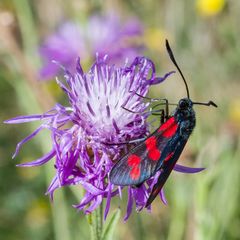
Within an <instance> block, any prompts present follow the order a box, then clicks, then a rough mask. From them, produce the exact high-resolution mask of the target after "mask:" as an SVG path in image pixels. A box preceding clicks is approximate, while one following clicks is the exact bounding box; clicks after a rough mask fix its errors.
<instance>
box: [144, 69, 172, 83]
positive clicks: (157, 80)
mask: <svg viewBox="0 0 240 240" xmlns="http://www.w3.org/2000/svg"><path fill="white" fill-rule="evenodd" d="M173 73H175V71H171V72H169V73H166V74H165V75H164V76H163V77H156V78H153V79H152V80H149V81H148V82H147V84H149V85H155V84H159V83H161V82H163V81H164V80H165V79H166V78H167V77H169V76H170V75H172V74H173Z"/></svg>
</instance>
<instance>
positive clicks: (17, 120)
mask: <svg viewBox="0 0 240 240" xmlns="http://www.w3.org/2000/svg"><path fill="white" fill-rule="evenodd" d="M54 115H55V114H42V115H29V116H19V117H15V118H11V119H8V120H5V121H4V123H7V124H16V123H26V122H33V121H37V120H43V119H46V118H51V117H53V116H54Z"/></svg>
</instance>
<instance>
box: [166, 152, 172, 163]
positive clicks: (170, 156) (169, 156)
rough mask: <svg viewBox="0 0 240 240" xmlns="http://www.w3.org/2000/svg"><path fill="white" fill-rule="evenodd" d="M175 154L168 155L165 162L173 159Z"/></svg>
mask: <svg viewBox="0 0 240 240" xmlns="http://www.w3.org/2000/svg"><path fill="white" fill-rule="evenodd" d="M173 154H174V152H171V153H169V154H168V155H167V157H166V158H165V160H164V162H167V161H169V160H170V159H171V158H172V156H173Z"/></svg>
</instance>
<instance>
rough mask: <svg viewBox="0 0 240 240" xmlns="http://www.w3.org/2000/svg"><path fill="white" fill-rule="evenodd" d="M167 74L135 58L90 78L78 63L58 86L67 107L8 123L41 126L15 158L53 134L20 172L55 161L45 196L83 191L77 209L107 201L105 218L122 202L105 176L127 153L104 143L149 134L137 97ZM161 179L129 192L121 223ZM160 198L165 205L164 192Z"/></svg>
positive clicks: (101, 68)
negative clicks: (74, 189) (39, 138)
mask: <svg viewBox="0 0 240 240" xmlns="http://www.w3.org/2000/svg"><path fill="white" fill-rule="evenodd" d="M171 73H172V72H170V73H167V74H166V75H165V76H164V77H162V78H161V77H156V74H155V66H154V64H153V63H152V62H151V61H150V60H148V59H146V58H144V57H138V58H136V59H135V60H134V61H133V62H132V64H131V65H130V66H124V67H122V68H118V67H116V66H114V65H108V64H107V61H106V58H97V60H96V62H95V64H94V65H93V66H92V67H91V69H90V71H89V72H88V73H84V72H83V70H82V68H81V65H80V61H78V63H77V67H76V74H71V73H70V72H68V71H65V79H66V84H64V83H62V82H60V81H59V80H57V83H58V84H59V86H60V87H61V88H62V90H63V91H64V92H65V93H66V95H67V98H68V101H69V106H67V107H65V106H62V105H60V104H56V106H55V107H54V108H53V109H51V110H50V111H48V112H46V113H44V114H41V115H31V116H21V117H16V118H13V119H11V120H8V121H6V123H25V122H30V121H36V120H39V121H41V122H42V123H41V125H40V126H39V128H37V129H36V130H35V131H34V132H33V133H32V134H30V135H29V136H27V137H26V138H25V139H23V140H22V141H21V142H20V143H19V144H18V145H17V148H16V152H15V154H14V156H16V154H17V153H18V151H19V150H20V148H21V146H22V145H23V144H24V143H26V142H27V141H29V140H30V139H32V138H33V137H34V136H36V135H37V134H38V133H39V132H40V131H41V130H43V129H48V130H49V131H50V132H51V139H52V147H51V150H50V151H49V152H48V153H47V154H46V155H44V156H43V157H41V158H40V159H37V160H35V161H33V162H29V163H23V164H20V165H19V166H25V167H30V166H39V165H42V164H45V163H47V162H48V161H49V160H51V159H53V158H54V159H55V164H54V166H55V169H56V175H55V177H54V178H53V180H52V182H51V184H50V186H49V188H48V190H47V193H48V194H50V196H51V197H53V192H54V190H56V189H57V188H60V187H62V186H69V185H76V184H78V185H81V186H82V187H83V188H84V189H85V195H84V197H83V198H82V200H81V202H80V203H79V204H78V205H76V206H75V207H76V208H78V209H80V210H83V211H84V212H85V213H90V212H92V211H94V209H96V208H97V207H98V206H99V205H100V204H101V203H102V201H103V199H104V198H105V199H106V207H105V218H106V216H107V214H108V211H109V208H110V202H111V199H112V197H114V196H116V195H120V196H121V191H122V188H123V187H115V186H114V185H113V184H112V183H111V182H110V181H109V173H110V170H111V169H112V167H113V165H114V163H115V162H116V161H117V160H118V159H119V157H120V156H121V155H122V154H124V152H126V151H127V146H125V145H118V146H116V145H113V146H109V145H108V144H106V143H109V142H110V143H111V142H113V143H121V142H126V141H129V140H132V139H137V138H142V137H144V136H146V135H148V134H149V124H148V123H147V121H146V119H147V117H148V115H149V114H148V113H147V111H146V110H147V107H148V103H145V102H144V101H143V98H142V97H140V95H141V96H146V94H147V92H148V90H149V87H150V86H151V85H153V84H158V83H160V82H162V81H163V80H165V79H166V78H167V76H169V74H171ZM136 93H137V94H136ZM127 109H129V110H131V111H128V110H127ZM133 111H134V112H135V113H134V112H133ZM175 170H177V171H182V172H194V171H195V172H196V171H197V170H196V169H195V170H194V169H189V168H186V167H182V166H179V165H176V166H175ZM159 174H160V173H158V174H156V175H155V176H154V177H152V178H150V179H149V180H147V181H146V183H145V184H142V185H141V186H140V187H138V188H134V187H131V186H129V187H128V206H127V213H126V216H125V219H127V218H128V217H129V215H130V213H131V211H132V207H133V203H134V202H135V204H136V208H137V210H141V209H142V208H143V207H144V206H145V205H146V201H147V198H148V196H149V193H150V192H151V190H152V187H153V185H154V184H155V183H156V180H157V177H158V175H159ZM160 197H161V199H162V201H163V202H164V203H166V200H165V197H164V195H163V191H161V193H160Z"/></svg>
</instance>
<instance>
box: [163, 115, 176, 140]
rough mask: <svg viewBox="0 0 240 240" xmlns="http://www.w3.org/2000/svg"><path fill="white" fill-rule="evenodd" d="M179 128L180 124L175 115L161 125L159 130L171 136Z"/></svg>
mask: <svg viewBox="0 0 240 240" xmlns="http://www.w3.org/2000/svg"><path fill="white" fill-rule="evenodd" d="M177 128H178V124H177V123H176V122H175V119H174V117H171V118H169V119H168V120H167V121H166V122H165V123H163V124H162V125H161V126H160V128H159V129H158V132H163V133H162V136H163V137H166V138H170V137H172V136H173V135H174V134H175V133H176V131H177Z"/></svg>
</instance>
